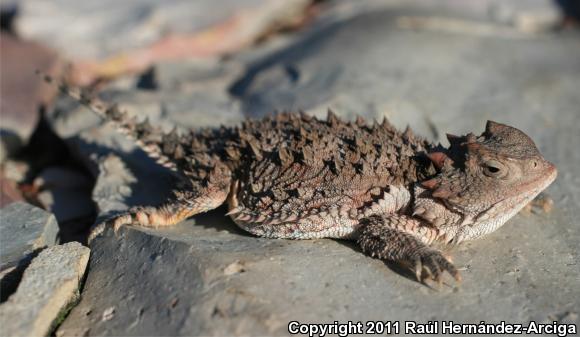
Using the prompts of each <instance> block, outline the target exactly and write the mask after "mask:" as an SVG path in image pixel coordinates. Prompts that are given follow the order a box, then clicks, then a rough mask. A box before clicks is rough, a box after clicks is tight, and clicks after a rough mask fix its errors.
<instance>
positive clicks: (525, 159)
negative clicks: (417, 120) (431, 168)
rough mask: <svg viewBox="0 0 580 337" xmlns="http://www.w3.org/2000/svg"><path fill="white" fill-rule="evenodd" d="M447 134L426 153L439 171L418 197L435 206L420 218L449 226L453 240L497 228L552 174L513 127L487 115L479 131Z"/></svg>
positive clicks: (531, 144) (527, 139) (553, 169)
mask: <svg viewBox="0 0 580 337" xmlns="http://www.w3.org/2000/svg"><path fill="white" fill-rule="evenodd" d="M447 138H448V139H449V142H450V144H451V145H450V146H449V148H448V149H446V150H444V151H440V152H433V153H430V154H428V157H429V158H430V159H431V161H432V162H433V164H434V165H435V167H436V168H437V169H438V171H439V173H438V174H437V175H436V176H435V177H434V178H432V179H430V180H427V181H423V182H422V183H421V195H419V197H418V200H417V201H418V206H421V205H420V203H421V200H422V199H421V198H423V200H427V199H429V200H428V203H430V204H429V205H425V204H424V205H422V208H421V209H422V210H425V209H426V207H428V206H429V207H431V208H433V209H432V210H430V211H426V212H424V213H425V215H427V216H423V218H428V219H429V220H433V219H436V220H437V221H438V222H439V223H437V225H440V226H443V227H446V226H447V227H449V228H453V230H452V231H451V232H452V235H451V236H452V238H451V240H453V241H456V242H458V241H463V240H468V239H474V238H476V237H479V236H481V235H484V234H487V233H490V232H492V231H494V230H495V229H497V228H499V227H500V226H501V225H503V224H504V223H505V222H506V221H507V220H508V219H509V218H511V217H512V216H513V215H515V214H516V213H517V212H518V211H519V210H520V209H522V208H523V207H524V206H525V205H526V204H527V203H528V202H530V201H531V200H532V199H533V198H534V197H535V196H536V195H538V194H539V193H540V192H541V191H542V190H544V189H545V188H546V187H548V185H550V184H551V183H552V182H553V181H554V179H555V178H556V174H557V170H556V167H555V166H554V165H553V164H552V163H550V162H548V161H547V160H545V159H544V157H542V155H541V154H540V152H539V151H538V148H537V147H536V145H535V144H534V142H533V141H532V140H531V139H530V137H528V136H527V135H526V134H525V133H523V132H522V131H520V130H518V129H516V128H513V127H510V126H507V125H504V124H500V123H496V122H492V121H488V122H487V125H486V129H485V132H483V133H482V134H481V135H480V136H479V137H477V136H475V135H473V134H471V133H470V134H468V135H466V136H462V137H457V136H453V135H447ZM419 216H421V215H419Z"/></svg>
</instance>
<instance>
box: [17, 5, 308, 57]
mask: <svg viewBox="0 0 580 337" xmlns="http://www.w3.org/2000/svg"><path fill="white" fill-rule="evenodd" d="M307 3H308V1H305V0H291V1H284V2H279V1H277V0H243V1H240V0H223V1H219V2H215V1H210V0H203V1H186V0H171V1H164V2H163V3H160V2H158V1H154V0H147V1H128V2H123V3H119V2H118V1H114V0H104V1H99V2H98V3H97V2H95V3H85V2H78V1H70V0H58V1H51V2H50V3H47V2H45V1H42V0H40V1H39V0H21V1H19V2H18V9H19V11H18V13H19V15H18V17H17V21H16V22H15V28H16V31H17V32H18V34H19V36H22V37H24V38H27V39H34V40H40V41H44V42H47V43H49V44H50V45H52V46H53V47H56V48H58V49H60V50H61V51H63V53H64V54H65V55H67V56H69V57H71V58H73V59H78V58H81V59H98V58H105V57H108V56H111V55H115V54H118V53H120V52H123V51H129V50H132V49H135V48H139V47H144V46H146V45H148V44H151V43H153V42H155V41H157V40H159V39H160V38H162V37H164V36H166V35H167V33H168V32H171V33H177V34H187V33H196V32H201V31H204V30H205V29H208V28H209V27H212V26H216V25H219V24H222V23H224V22H226V21H227V20H232V21H235V18H236V17H239V16H240V15H244V14H245V15H251V14H252V13H258V14H259V15H255V17H254V20H246V21H245V24H244V25H242V26H241V27H240V31H241V34H244V33H249V35H250V36H253V38H257V37H258V36H259V35H260V34H262V33H263V31H264V29H265V28H267V27H269V26H270V25H271V24H272V22H271V21H274V20H278V19H280V16H283V15H286V14H288V11H289V10H290V11H291V10H292V9H294V8H298V9H301V8H304V6H305V5H306V4H307ZM232 18H234V19H232ZM282 19H283V18H282ZM63 22H66V23H67V25H66V29H63V26H62V24H63ZM238 23H239V22H238ZM242 28H243V29H242ZM240 31H238V32H236V33H240ZM79 32H82V34H79Z"/></svg>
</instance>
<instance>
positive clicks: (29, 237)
mask: <svg viewBox="0 0 580 337" xmlns="http://www.w3.org/2000/svg"><path fill="white" fill-rule="evenodd" d="M0 219H2V221H0V231H1V232H2V235H0V261H2V262H1V263H2V264H1V266H0V270H4V269H6V268H10V267H14V266H15V265H17V264H18V262H19V261H21V260H22V259H25V258H26V257H27V256H28V255H30V254H31V253H33V252H34V251H36V250H38V249H41V248H44V247H47V246H52V245H54V244H56V242H57V235H58V224H57V222H56V219H55V218H54V215H52V214H51V213H48V212H46V211H44V210H42V209H40V208H38V207H35V206H32V205H30V204H27V203H24V202H15V203H12V204H10V205H8V206H6V207H4V208H2V209H0Z"/></svg>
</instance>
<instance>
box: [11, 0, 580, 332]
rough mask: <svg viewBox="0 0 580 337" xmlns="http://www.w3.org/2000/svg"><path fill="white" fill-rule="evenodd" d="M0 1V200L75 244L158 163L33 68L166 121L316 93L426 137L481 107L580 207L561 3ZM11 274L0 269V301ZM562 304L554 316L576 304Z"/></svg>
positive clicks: (579, 10)
mask: <svg viewBox="0 0 580 337" xmlns="http://www.w3.org/2000/svg"><path fill="white" fill-rule="evenodd" d="M0 10H1V33H0V60H1V69H0V79H1V93H0V104H1V105H0V134H1V142H0V163H1V167H0V179H1V187H2V188H1V199H0V207H5V206H8V205H11V204H13V203H26V204H31V205H35V206H37V207H40V208H42V209H44V210H46V211H47V212H49V213H52V214H54V216H55V219H56V224H57V225H58V238H57V239H56V242H58V243H61V244H62V243H66V242H72V241H78V242H81V243H85V244H86V236H87V231H88V228H89V227H90V226H91V225H92V224H93V223H94V222H95V219H96V218H97V217H100V216H103V214H105V213H107V212H108V211H111V210H115V209H122V208H126V207H128V206H131V205H133V204H143V203H145V204H152V203H156V202H158V201H159V200H163V195H164V194H165V193H167V191H166V190H167V188H164V187H163V185H164V184H163V183H162V182H167V184H166V185H167V186H170V184H171V181H170V180H171V178H170V177H168V174H167V172H164V171H163V170H162V169H160V168H158V167H156V166H155V165H154V164H152V163H151V162H150V161H148V159H147V158H146V157H145V156H144V154H143V153H141V152H139V151H135V149H134V148H133V147H132V145H131V143H130V142H127V141H126V140H125V139H123V137H119V135H117V134H116V133H115V131H114V130H113V129H111V128H109V127H106V126H102V125H101V122H100V121H99V119H98V118H97V117H95V116H94V115H93V114H92V113H90V112H89V111H87V110H86V109H84V108H82V107H79V106H78V104H76V102H73V101H71V100H69V99H67V98H66V97H60V96H59V95H58V93H57V91H56V90H55V88H54V87H53V86H50V85H47V84H45V83H43V82H42V81H41V80H40V79H39V77H38V76H36V75H35V73H34V72H35V70H36V69H39V70H41V71H43V72H45V73H47V74H50V75H52V76H53V77H56V78H61V79H63V80H64V81H66V82H68V83H70V84H73V85H76V86H80V87H83V88H85V89H86V90H88V91H90V92H93V93H95V94H96V95H98V96H100V97H101V98H103V99H104V100H105V101H114V102H119V103H120V105H121V107H122V108H123V109H125V110H127V111H128V112H129V113H130V114H133V115H135V116H136V117H137V118H138V119H142V118H145V117H148V118H149V119H150V120H151V121H152V122H153V123H156V124H158V125H162V126H164V127H166V128H168V129H170V128H172V127H174V126H178V127H180V128H201V127H217V126H220V125H228V126H229V125H235V124H237V123H239V122H240V121H241V120H243V119H244V118H246V117H261V116H263V115H265V114H268V113H272V112H276V111H283V110H304V111H306V112H307V113H309V114H312V115H315V116H318V117H324V116H326V111H327V109H328V108H332V109H333V110H334V111H335V112H336V113H337V114H338V115H339V116H341V117H343V118H346V119H354V118H355V116H356V115H362V116H364V117H366V118H367V119H368V120H369V121H372V120H382V118H383V117H388V118H389V120H391V122H392V123H393V124H395V125H396V126H398V127H401V128H404V127H405V126H406V125H411V126H412V128H413V129H414V130H415V131H416V133H418V134H420V135H423V136H424V137H427V138H428V139H430V140H433V141H436V142H439V141H441V142H442V143H444V142H445V141H444V140H443V139H444V138H445V137H444V134H445V132H449V133H459V134H464V133H467V132H471V131H473V132H474V133H479V132H480V131H481V130H482V129H483V126H484V124H485V121H486V120H487V119H493V120H497V121H499V122H503V123H506V124H509V125H514V126H516V127H518V128H521V129H522V130H524V131H526V133H528V134H529V135H530V136H532V138H533V139H534V140H535V141H536V142H537V144H538V146H539V147H540V149H541V151H542V153H544V154H545V155H546V157H547V158H548V159H549V160H551V161H554V162H556V165H557V166H558V168H559V171H560V172H561V173H560V178H559V183H557V184H556V187H554V189H553V190H552V195H553V197H554V199H555V202H556V204H558V203H560V205H561V206H560V207H562V208H566V207H568V206H570V207H572V211H570V212H571V213H570V216H569V217H564V218H561V219H559V220H558V223H559V224H560V226H563V227H562V228H564V227H566V226H567V224H570V223H571V222H570V221H572V220H570V219H573V217H574V216H580V214H578V210H577V208H574V206H572V205H574V204H576V205H577V204H578V203H580V195H579V192H578V191H573V190H571V187H570V186H573V185H576V186H577V184H578V183H579V181H578V169H577V168H578V166H579V164H580V157H579V154H578V153H579V152H578V148H577V146H578V145H579V143H580V139H579V137H580V136H578V135H579V134H580V133H579V132H578V129H579V126H578V125H579V124H578V123H579V122H580V111H579V107H580V95H579V94H580V92H579V88H580V76H579V75H580V39H579V37H580V33H579V29H578V28H579V18H580V2H578V1H575V0H554V1H550V0H470V1H464V0H398V1H397V0H363V1H361V0H318V1H317V0H285V1H282V0H196V1H189V0H164V1H154V0H124V1H118V0H100V1H73V0H50V1H46V0H5V1H3V2H2V3H1V7H0ZM111 156H113V157H114V158H113V159H111V158H112V157H111ZM115 158H116V159H115ZM125 167H128V171H127V172H131V174H129V173H127V172H126V171H125ZM136 172H140V173H136ZM125 173H126V175H123V174H125ZM119 177H120V178H119ZM135 181H139V182H140V183H141V182H149V184H151V182H155V183H154V184H153V185H147V183H145V184H144V185H142V186H141V187H138V186H135V184H134V183H135ZM119 186H128V187H127V188H125V187H123V188H125V189H123V188H121V187H119ZM124 193H125V194H124ZM119 195H121V196H122V197H121V198H120V197H119ZM3 225H4V224H3ZM576 227H577V226H576ZM7 230H8V229H3V231H4V232H6V231H7ZM561 232H563V230H562V231H561ZM577 238H578V231H577V230H576V231H574V232H572V233H568V234H567V237H566V238H562V240H564V241H565V242H567V243H570V245H572V242H576V243H577V241H574V240H577ZM538 240H541V236H540V239H538ZM566 240H567V241H566ZM560 244H561V242H560ZM557 245H558V243H554V246H557ZM563 246H567V245H566V244H564V245H563ZM577 253H578V252H577V249H576V251H575V252H574V253H573V257H574V258H577ZM11 263H12V264H10V266H11V267H10V268H12V267H13V266H14V263H15V262H14V261H12V262H11ZM7 266H8V264H6V265H5V267H3V269H5V270H7V269H6V268H8V267H7ZM576 275H577V273H576ZM568 277H571V278H573V277H574V274H568ZM538 282H539V283H541V282H540V281H538ZM546 282H547V281H546ZM569 284H575V285H578V279H575V281H571V282H569ZM16 286H17V282H16V283H13V284H12V286H8V288H5V287H4V283H3V290H4V294H3V295H2V301H5V300H6V298H7V297H8V295H10V294H11V293H12V292H14V291H15V288H16ZM10 287H11V288H10ZM566 291H567V290H566ZM566 291H563V292H562V293H561V298H562V299H564V298H565V297H566V295H565V294H566V293H567V292H566ZM542 294H543V295H541V296H544V297H545V296H547V293H542ZM544 297H542V298H544ZM563 301H564V300H563ZM564 302H565V301H564ZM564 302H562V303H564ZM566 303H568V304H562V305H561V310H560V309H558V310H552V311H554V312H556V313H554V315H556V314H557V315H560V316H562V317H568V316H566V313H567V312H568V311H566V310H568V309H569V308H572V307H575V308H576V309H578V307H577V303H570V302H566ZM85 305H88V306H90V304H86V303H85ZM491 307H493V306H492V304H490V308H491ZM79 310H80V309H79ZM506 310H508V309H506ZM550 310H551V309H550ZM572 312H573V311H572ZM535 314H536V313H535V312H534V315H535ZM78 315H80V316H82V315H81V314H78ZM530 315H531V316H526V317H527V318H529V317H535V316H533V315H532V314H530ZM538 315H539V314H538ZM560 316H558V317H560ZM425 317H427V316H425ZM542 317H543V316H542ZM573 317H576V318H573V319H577V315H576V316H573ZM568 318H569V317H568ZM72 321H76V322H78V321H79V319H76V320H72ZM85 323H86V322H85ZM66 324H69V326H68V329H69V330H66ZM74 324H75V323H70V322H69V323H65V325H64V326H65V328H63V329H64V330H62V331H64V332H62V333H63V334H65V335H66V334H67V333H70V332H71V331H73V332H74V331H77V330H74V329H73V328H77V327H78V326H74ZM83 324H84V323H83ZM85 325H86V326H90V324H89V323H86V324H85ZM92 327H93V328H94V326H92ZM71 329H72V330H71ZM208 329H209V328H208ZM273 329H274V330H267V329H266V330H259V329H258V330H255V331H253V332H256V331H259V332H265V333H268V332H276V333H277V332H278V331H279V330H280V329H281V328H279V327H275V328H273ZM277 329H278V330H277ZM282 330H283V329H282ZM67 331H68V332H67ZM97 331H101V332H103V331H104V330H98V329H97ZM112 331H113V332H114V333H117V334H123V333H125V332H126V330H114V329H113V330H112ZM127 331H128V330H127ZM153 331H155V330H153ZM171 331H174V332H175V331H178V330H171ZM179 331H181V330H179ZM183 331H186V333H187V332H192V331H194V330H187V329H185V330H183ZM195 331H197V330H195ZM201 331H203V332H204V333H209V332H212V331H213V332H215V331H217V330H211V329H210V330H201ZM225 331H226V332H231V331H232V330H225ZM241 331H244V332H248V331H251V330H244V329H242V330H241ZM280 331H281V330H280Z"/></svg>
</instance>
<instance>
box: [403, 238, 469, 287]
mask: <svg viewBox="0 0 580 337" xmlns="http://www.w3.org/2000/svg"><path fill="white" fill-rule="evenodd" d="M412 263H413V266H414V269H415V275H416V276H417V280H418V281H419V282H424V281H426V280H433V281H435V282H437V284H438V285H441V284H442V282H443V280H442V278H443V275H444V274H445V272H447V273H449V275H451V276H453V278H454V279H455V280H456V281H457V282H461V276H460V275H459V271H458V270H457V268H455V266H454V265H453V263H451V262H450V261H449V259H447V258H446V257H445V256H443V254H442V253H441V252H440V251H437V250H435V249H432V248H428V247H427V248H423V249H420V250H419V251H417V254H415V256H413V261H412Z"/></svg>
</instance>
